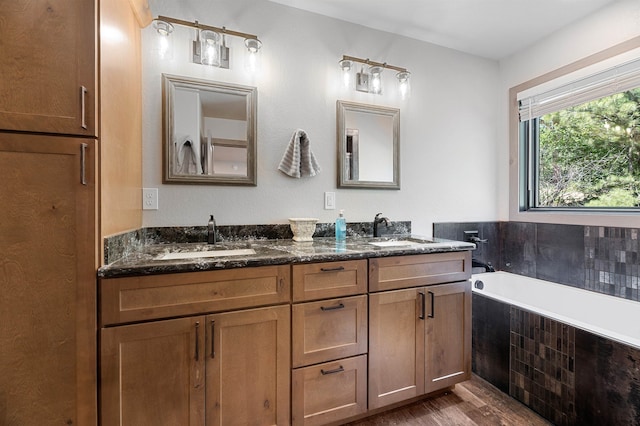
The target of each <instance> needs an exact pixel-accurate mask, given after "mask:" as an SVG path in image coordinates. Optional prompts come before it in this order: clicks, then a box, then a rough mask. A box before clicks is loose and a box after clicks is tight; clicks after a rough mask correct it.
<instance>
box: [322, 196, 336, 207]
mask: <svg viewBox="0 0 640 426" xmlns="http://www.w3.org/2000/svg"><path fill="white" fill-rule="evenodd" d="M324 209H325V210H335V209H336V193H335V192H325V193H324Z"/></svg>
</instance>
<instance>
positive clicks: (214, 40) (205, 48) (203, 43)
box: [200, 30, 220, 67]
mask: <svg viewBox="0 0 640 426" xmlns="http://www.w3.org/2000/svg"><path fill="white" fill-rule="evenodd" d="M200 63H201V64H202V65H211V66H213V67H219V66H220V34H218V33H217V32H215V31H211V30H200Z"/></svg>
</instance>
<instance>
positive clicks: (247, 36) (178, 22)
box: [155, 16, 258, 40]
mask: <svg viewBox="0 0 640 426" xmlns="http://www.w3.org/2000/svg"><path fill="white" fill-rule="evenodd" d="M155 19H156V20H158V21H164V22H169V23H171V24H176V25H182V26H184V27H191V28H196V29H199V30H209V31H215V32H217V33H220V34H226V35H230V36H236V37H242V38H245V39H252V40H258V36H257V35H254V34H249V33H243V32H240V31H233V30H229V29H227V28H225V27H222V28H220V27H213V26H211V25H205V24H201V23H200V22H198V21H195V22H191V21H183V20H182V19H176V18H171V17H169V16H158V17H157V18H155Z"/></svg>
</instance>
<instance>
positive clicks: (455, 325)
mask: <svg viewBox="0 0 640 426" xmlns="http://www.w3.org/2000/svg"><path fill="white" fill-rule="evenodd" d="M424 291H425V292H426V302H427V306H426V311H427V315H426V318H425V322H426V329H425V335H426V337H425V344H426V361H425V362H426V366H425V392H427V393H428V392H432V391H436V390H439V389H443V388H447V387H450V386H453V385H454V384H456V383H459V382H462V381H464V380H468V379H469V378H470V377H471V282H470V281H462V282H458V283H452V284H442V285H435V286H430V287H426V288H425V289H424Z"/></svg>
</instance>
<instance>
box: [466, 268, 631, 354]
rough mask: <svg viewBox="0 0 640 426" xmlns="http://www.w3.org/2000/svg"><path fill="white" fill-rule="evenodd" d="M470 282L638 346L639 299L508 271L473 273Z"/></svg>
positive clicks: (516, 302) (492, 295) (525, 306)
mask: <svg viewBox="0 0 640 426" xmlns="http://www.w3.org/2000/svg"><path fill="white" fill-rule="evenodd" d="M479 282H481V283H482V285H480V284H479ZM471 283H472V284H473V291H474V292H475V293H478V294H481V295H483V296H486V297H490V298H492V299H495V300H499V301H501V302H504V303H507V304H510V305H514V306H518V307H520V308H522V309H526V310H528V311H532V312H535V313H538V314H540V315H543V316H545V317H548V318H551V319H554V320H556V321H560V322H562V323H565V324H569V325H572V326H574V327H577V328H580V329H582V330H585V331H588V332H591V333H594V334H596V335H599V336H603V337H606V338H608V339H611V340H615V341H618V342H620V343H624V344H626V345H629V346H632V347H634V348H636V349H640V303H639V302H634V301H631V300H626V299H622V298H619V297H614V296H609V295H605V294H601V293H596V292H592V291H588V290H582V289H579V288H575V287H571V286H568V285H562V284H556V283H553V282H550V281H544V280H539V279H536V278H529V277H525V276H523V275H517V274H511V273H509V272H493V273H483V274H474V275H473V276H472V278H471ZM479 287H483V288H482V289H480V288H479Z"/></svg>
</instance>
